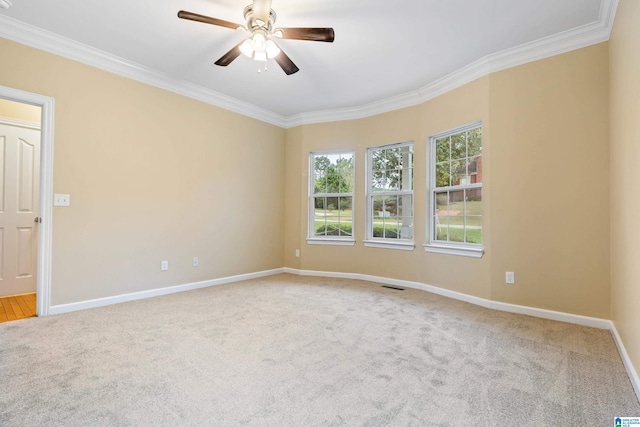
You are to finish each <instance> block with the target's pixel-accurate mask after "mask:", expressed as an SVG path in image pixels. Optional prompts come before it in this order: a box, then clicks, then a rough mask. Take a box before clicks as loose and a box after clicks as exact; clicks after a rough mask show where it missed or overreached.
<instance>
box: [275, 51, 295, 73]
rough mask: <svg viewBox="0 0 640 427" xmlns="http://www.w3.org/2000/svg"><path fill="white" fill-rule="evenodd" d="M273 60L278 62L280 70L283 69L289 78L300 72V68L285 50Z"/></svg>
mask: <svg viewBox="0 0 640 427" xmlns="http://www.w3.org/2000/svg"><path fill="white" fill-rule="evenodd" d="M273 59H275V60H276V62H277V63H278V65H279V66H280V68H282V71H284V72H285V74H286V75H287V76H289V75H291V74H295V73H297V72H298V71H300V68H298V67H297V66H296V64H294V63H293V61H292V60H291V58H289V57H288V56H287V54H286V53H284V51H283V50H280V53H279V54H278V55H277V56H276V57H275V58H273Z"/></svg>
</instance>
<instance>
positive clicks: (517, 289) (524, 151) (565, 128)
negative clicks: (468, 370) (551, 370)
mask: <svg viewBox="0 0 640 427" xmlns="http://www.w3.org/2000/svg"><path fill="white" fill-rule="evenodd" d="M607 61H608V45H607V44H606V43H602V44H598V45H595V46H591V47H588V48H585V49H579V50H576V51H573V52H569V53H566V54H563V55H559V56H555V57H552V58H548V59H545V60H542V61H536V62H533V63H531V64H527V65H524V66H520V67H515V68H512V69H509V70H506V71H502V72H499V73H495V74H493V75H492V76H491V137H492V138H491V143H492V145H491V148H492V152H491V153H492V154H491V168H490V170H491V174H492V175H491V193H492V204H491V206H490V207H489V213H490V217H491V221H492V224H493V228H492V230H493V231H492V235H491V238H492V245H491V251H492V255H493V257H492V266H491V282H492V285H493V286H492V299H494V300H498V301H504V302H509V303H514V304H521V305H526V306H532V307H539V308H546V309H551V310H558V311H563V312H567V313H574V314H581V315H586V316H595V317H602V318H609V316H610V294H609V272H610V269H609V229H608V224H609V160H608V159H609V144H608V138H609V127H608V67H607ZM507 270H508V271H515V273H516V285H515V286H506V285H504V272H505V271H507Z"/></svg>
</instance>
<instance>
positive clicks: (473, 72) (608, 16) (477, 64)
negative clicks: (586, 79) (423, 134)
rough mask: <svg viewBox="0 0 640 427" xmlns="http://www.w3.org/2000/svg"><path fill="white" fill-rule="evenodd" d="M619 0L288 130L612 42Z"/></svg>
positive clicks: (372, 111)
mask: <svg viewBox="0 0 640 427" xmlns="http://www.w3.org/2000/svg"><path fill="white" fill-rule="evenodd" d="M617 7H618V0H602V2H601V3H600V13H599V18H598V20H597V21H594V22H592V23H589V24H586V25H583V26H580V27H576V28H573V29H571V30H567V31H563V32H561V33H558V34H554V35H552V36H548V37H544V38H542V39H538V40H534V41H532V42H529V43H524V44H521V45H519V46H516V47H513V48H510V49H506V50H503V51H500V52H497V53H494V54H491V55H487V56H485V57H483V58H480V59H478V60H476V61H474V62H472V63H471V64H469V65H466V66H464V67H462V68H460V69H458V70H456V71H454V72H453V73H451V74H448V75H447V76H445V77H442V78H441V79H438V80H436V81H434V82H432V83H429V84H428V85H426V86H423V87H422V88H420V89H418V90H416V91H412V92H407V93H404V94H401V95H397V96H394V97H391V98H386V99H382V100H379V101H375V102H372V103H369V104H365V105H362V106H359V107H352V108H344V109H336V110H325V111H315V112H309V113H301V114H296V115H293V116H289V117H287V119H286V127H287V128H291V127H295V126H300V125H306V124H313V123H323V122H332V121H340V120H353V119H362V118H366V117H371V116H374V115H376V114H381V113H387V112H390V111H394V110H398V109H401V108H406V107H411V106H414V105H417V104H421V103H423V102H426V101H429V100H431V99H433V98H436V97H438V96H440V95H442V94H444V93H446V92H449V91H451V90H453V89H456V88H458V87H460V86H462V85H465V84H467V83H470V82H472V81H474V80H476V79H478V78H480V77H484V76H486V75H488V74H491V73H495V72H498V71H502V70H505V69H507V68H512V67H516V66H518V65H523V64H526V63H529V62H533V61H538V60H540V59H544V58H549V57H551V56H555V55H559V54H561V53H566V52H570V51H572V50H576V49H581V48H583V47H587V46H591V45H594V44H597V43H602V42H605V41H607V40H609V36H610V35H611V29H612V28H613V21H614V19H615V14H616V10H617Z"/></svg>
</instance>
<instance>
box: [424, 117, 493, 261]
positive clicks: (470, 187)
mask: <svg viewBox="0 0 640 427" xmlns="http://www.w3.org/2000/svg"><path fill="white" fill-rule="evenodd" d="M429 144H430V170H431V177H430V178H431V179H430V210H431V214H430V227H429V233H430V236H429V239H428V240H429V244H427V245H425V249H427V250H428V249H429V248H428V246H429V245H435V246H436V248H437V247H438V245H444V247H445V248H446V247H447V246H449V248H450V249H451V250H452V251H454V252H455V250H456V249H457V248H458V249H461V252H460V253H459V254H469V255H472V256H477V255H478V254H479V255H480V256H481V255H482V127H481V124H480V123H474V124H471V125H468V126H464V127H461V128H458V129H455V130H453V131H450V132H447V133H443V134H440V135H437V136H433V137H431V138H430V142H429ZM440 247H442V246H440ZM465 251H467V253H465ZM443 252H446V251H443Z"/></svg>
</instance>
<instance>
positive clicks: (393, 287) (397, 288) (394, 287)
mask: <svg viewBox="0 0 640 427" xmlns="http://www.w3.org/2000/svg"><path fill="white" fill-rule="evenodd" d="M382 287H383V288H389V289H395V290H397V291H404V288H401V287H400V286H393V285H382Z"/></svg>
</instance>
